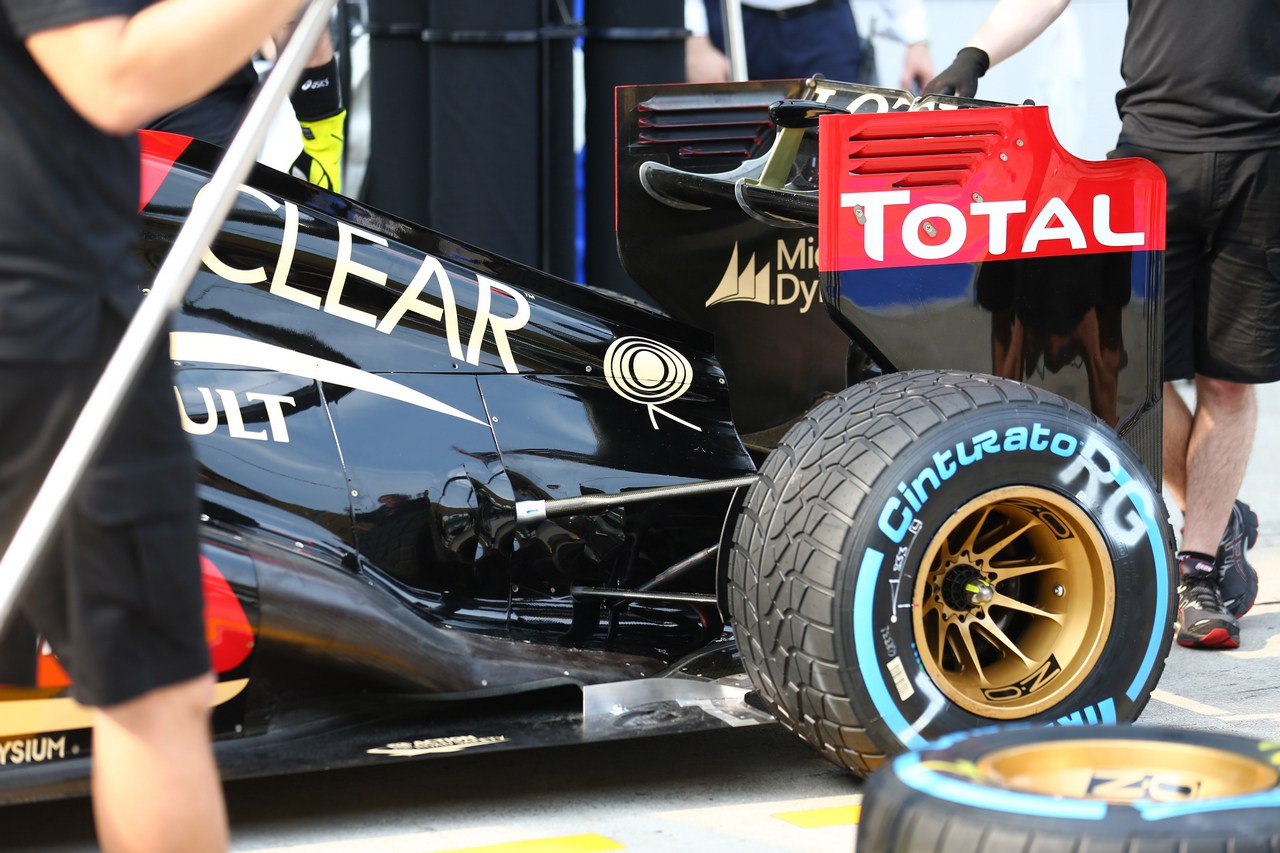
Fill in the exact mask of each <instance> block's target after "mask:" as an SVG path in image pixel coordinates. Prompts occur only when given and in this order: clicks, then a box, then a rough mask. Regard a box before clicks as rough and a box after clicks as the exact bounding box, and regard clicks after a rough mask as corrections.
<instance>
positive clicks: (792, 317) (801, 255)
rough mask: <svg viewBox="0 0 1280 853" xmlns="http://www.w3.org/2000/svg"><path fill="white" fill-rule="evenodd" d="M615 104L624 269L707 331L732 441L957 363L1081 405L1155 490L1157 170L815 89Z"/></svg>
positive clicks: (990, 109) (818, 83) (990, 107)
mask: <svg viewBox="0 0 1280 853" xmlns="http://www.w3.org/2000/svg"><path fill="white" fill-rule="evenodd" d="M770 98H772V100H769V99H770ZM766 101H767V103H766ZM779 102H781V103H779ZM771 108H772V110H773V112H772V118H770V115H771V112H770V111H771ZM617 109H618V121H619V125H618V219H617V226H618V245H619V252H620V255H621V257H622V262H623V266H624V268H625V269H626V270H627V272H628V273H629V274H630V275H631V276H632V277H633V278H634V279H635V280H636V281H637V282H638V283H639V284H640V285H641V287H643V288H644V289H645V290H646V291H647V292H648V293H650V294H651V295H652V296H653V298H654V299H655V300H656V301H657V302H658V303H659V304H660V305H661V306H662V307H663V308H664V309H665V310H667V311H668V312H669V313H672V314H673V315H675V316H677V317H679V318H680V319H682V320H684V321H685V322H689V323H692V324H694V325H697V326H700V327H702V328H706V329H708V330H709V331H711V332H713V334H714V335H715V337H716V349H717V353H718V354H719V355H720V357H721V360H722V362H723V363H724V366H725V370H726V373H727V374H728V376H729V380H730V382H731V383H733V387H732V393H731V397H732V398H733V399H734V409H735V417H737V418H739V419H740V427H741V428H742V429H743V431H744V432H748V433H749V432H751V431H752V430H753V429H755V428H758V427H759V428H767V427H769V426H773V425H775V424H783V425H785V423H787V422H788V421H790V420H791V419H794V418H795V417H798V416H799V415H800V414H802V413H803V412H804V411H805V410H806V409H807V408H808V406H809V405H811V403H812V401H813V400H814V399H816V398H818V397H821V396H822V395H823V394H824V393H830V392H833V391H835V390H839V389H840V388H843V387H845V386H846V385H848V384H851V383H852V382H854V381H857V380H858V379H860V378H863V377H864V376H865V375H866V373H868V372H876V371H895V370H907V369H912V368H933V369H944V368H945V369H960V370H972V371H974V372H982V373H991V374H996V375H1000V376H1005V377H1009V378H1014V379H1019V380H1023V381H1026V382H1028V383H1030V384H1033V385H1038V386H1041V387H1045V388H1047V389H1049V390H1052V391H1054V392H1056V393H1059V394H1061V395H1063V396H1065V397H1067V398H1068V399H1072V400H1074V401H1076V402H1078V403H1080V404H1081V405H1083V406H1085V407H1086V408H1089V409H1091V410H1092V411H1093V412H1094V413H1095V414H1097V415H1098V416H1099V417H1100V418H1102V419H1103V420H1105V421H1107V422H1108V423H1110V424H1112V425H1113V426H1115V427H1116V428H1117V429H1118V430H1119V431H1120V432H1121V434H1122V435H1124V436H1125V437H1126V438H1127V439H1129V440H1130V443H1131V444H1133V446H1134V447H1135V448H1136V449H1137V450H1138V452H1139V454H1140V455H1141V456H1142V458H1143V461H1144V462H1145V463H1146V464H1147V465H1148V467H1149V468H1150V469H1151V470H1152V472H1153V473H1154V474H1156V475H1157V476H1158V475H1159V435H1160V432H1159V423H1158V421H1159V406H1158V404H1159V400H1160V387H1161V386H1160V378H1161V370H1160V365H1161V356H1162V353H1161V348H1162V332H1161V328H1162V325H1161V324H1162V316H1161V310H1160V305H1161V300H1160V287H1161V279H1162V271H1163V250H1164V179H1163V175H1162V174H1161V173H1160V171H1159V170H1158V169H1157V168H1156V167H1155V166H1154V165H1153V164H1151V163H1149V162H1147V161H1145V160H1137V159H1119V160H1110V161H1102V162H1092V161H1086V160H1082V159H1080V158H1077V157H1075V156H1073V155H1071V154H1070V153H1069V152H1067V151H1065V150H1063V148H1062V146H1061V145H1060V143H1059V142H1058V141H1057V139H1056V138H1055V137H1054V135H1053V132H1052V129H1051V128H1050V125H1049V119H1048V111H1047V109H1046V108H1044V107H1037V106H1030V105H1027V106H1015V105H1010V104H995V103H992V102H982V101H973V100H963V99H956V98H940V97H929V98H925V99H913V98H912V97H911V96H910V95H909V94H908V93H905V92H898V91H896V90H888V89H877V88H874V87H867V86H857V85H850V84H844V83H839V82H834V81H826V80H823V79H821V78H814V79H810V80H796V81H773V82H764V83H750V84H720V85H718V86H715V87H704V86H650V87H630V88H623V89H619V90H618V99H617ZM846 113H847V114H846ZM819 116H821V117H819ZM712 140H714V144H713V142H712ZM833 321H834V322H833Z"/></svg>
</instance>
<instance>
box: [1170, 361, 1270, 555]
mask: <svg viewBox="0 0 1280 853" xmlns="http://www.w3.org/2000/svg"><path fill="white" fill-rule="evenodd" d="M1166 412H1168V408H1166ZM1257 420H1258V403H1257V395H1256V393H1255V391H1254V387H1253V386H1252V385H1242V384H1240V383H1237V382H1226V381H1223V380H1221V379H1209V378H1208V377H1205V376H1196V411H1195V416H1194V418H1193V419H1192V422H1191V433H1190V437H1189V439H1188V441H1187V450H1186V457H1185V459H1186V463H1185V492H1184V497H1183V499H1184V500H1185V503H1184V504H1183V506H1184V507H1185V510H1186V519H1185V524H1184V526H1183V534H1182V548H1183V550H1186V551H1198V552H1200V553H1202V554H1209V555H1213V554H1215V553H1217V550H1218V545H1219V543H1220V542H1221V541H1222V534H1223V531H1224V530H1225V529H1226V526H1227V518H1228V517H1229V516H1230V515H1231V505H1232V503H1233V502H1234V501H1235V499H1236V495H1237V494H1238V493H1239V491H1240V484H1241V483H1242V482H1244V471H1245V467H1246V465H1247V464H1248V462H1249V454H1250V452H1251V450H1252V449H1253V435H1254V431H1255V428H1256V427H1257ZM1168 422H1169V418H1168V415H1167V414H1166V417H1165V423H1166V425H1167V424H1168ZM1169 441H1170V439H1169V437H1168V436H1167V435H1166V438H1165V448H1166V449H1167V448H1168V447H1169ZM1164 464H1165V465H1166V466H1168V465H1169V462H1168V457H1167V456H1166V461H1165V463H1164ZM1166 476H1169V475H1166ZM1174 496H1175V499H1176V498H1177V492H1176V491H1175V492H1174Z"/></svg>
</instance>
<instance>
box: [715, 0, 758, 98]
mask: <svg viewBox="0 0 1280 853" xmlns="http://www.w3.org/2000/svg"><path fill="white" fill-rule="evenodd" d="M721 6H722V8H723V10H724V11H723V13H722V14H723V16H724V46H725V51H726V52H727V53H728V54H729V79H731V80H734V81H737V82H741V81H743V80H750V79H751V78H750V77H749V76H747V37H746V35H744V34H743V32H742V2H741V0H721Z"/></svg>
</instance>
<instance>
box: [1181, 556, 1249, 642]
mask: <svg viewBox="0 0 1280 853" xmlns="http://www.w3.org/2000/svg"><path fill="white" fill-rule="evenodd" d="M1178 645H1180V646H1188V647H1190V648H1200V649H1234V648H1236V647H1238V646H1239V645H1240V623H1239V622H1237V621H1236V617H1235V616H1234V615H1233V614H1232V613H1231V612H1230V611H1228V610H1227V609H1226V608H1225V607H1224V606H1223V604H1222V596H1221V594H1219V592H1218V567H1217V566H1215V565H1214V564H1213V563H1212V562H1210V561H1209V560H1206V559H1204V558H1203V557H1199V556H1196V555H1195V554H1189V553H1183V554H1179V555H1178Z"/></svg>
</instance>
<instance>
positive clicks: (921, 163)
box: [818, 106, 1165, 272]
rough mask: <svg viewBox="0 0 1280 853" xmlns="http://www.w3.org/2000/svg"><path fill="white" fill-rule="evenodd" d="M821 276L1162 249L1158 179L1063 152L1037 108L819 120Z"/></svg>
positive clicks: (1151, 172)
mask: <svg viewBox="0 0 1280 853" xmlns="http://www.w3.org/2000/svg"><path fill="white" fill-rule="evenodd" d="M819 127H820V128H821V130H820V132H819V134H818V138H819V152H820V153H819V158H820V161H819V169H818V173H819V194H818V196H819V236H818V244H819V268H820V269H821V270H822V271H823V272H839V271H845V270H856V269H870V268H876V267H895V266H897V267H901V266H918V265H921V264H945V263H972V262H981V261H987V260H1011V259H1015V258H1027V257H1048V256H1054V255H1076V254H1095V253H1102V252H1130V251H1141V250H1163V249H1164V207H1165V186H1164V176H1163V174H1162V173H1161V172H1160V170H1159V169H1158V168H1157V167H1156V166H1155V165H1154V164H1152V163H1150V162H1148V161H1146V160H1140V159H1117V160H1106V161H1089V160H1082V159H1080V158H1078V157H1075V156H1073V155H1072V154H1069V153H1068V152H1067V151H1065V150H1064V149H1063V148H1062V146H1061V144H1059V142H1058V140H1057V139H1056V138H1055V137H1054V135H1053V131H1052V129H1051V128H1050V126H1049V118H1048V110H1047V108H1045V107H1035V106H1022V107H999V108H978V109H967V110H929V111H919V112H900V113H885V114H875V113H869V114H867V113H855V114H851V115H827V116H823V117H822V118H821V120H820V125H819Z"/></svg>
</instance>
